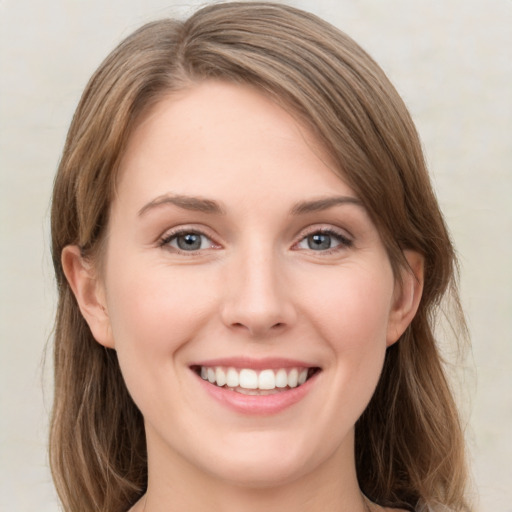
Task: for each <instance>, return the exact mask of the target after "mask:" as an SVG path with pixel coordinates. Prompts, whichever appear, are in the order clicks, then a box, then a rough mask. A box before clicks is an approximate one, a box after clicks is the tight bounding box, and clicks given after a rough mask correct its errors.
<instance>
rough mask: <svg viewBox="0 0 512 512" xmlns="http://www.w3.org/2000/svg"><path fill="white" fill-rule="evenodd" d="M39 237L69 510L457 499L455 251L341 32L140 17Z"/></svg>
mask: <svg viewBox="0 0 512 512" xmlns="http://www.w3.org/2000/svg"><path fill="white" fill-rule="evenodd" d="M52 235H53V258H54V265H55V269H56V275H57V282H58V286H59V306H58V312H57V325H56V333H55V337H56V341H55V343H56V344H55V386H56V395H55V406H54V412H53V421H52V430H51V444H50V446H51V463H52V469H53V474H54V478H55V481H56V485H57V489H58V492H59V495H60V497H61V500H62V502H63V504H64V508H65V510H70V511H72V510H73V511H74V510H80V511H88V510H91V511H92V510H95V511H97V510H101V511H109V512H111V511H123V512H124V511H127V510H130V511H132V512H141V511H145V512H157V511H160V510H191V511H194V510H206V509H208V510H219V511H221V510H222V511H231V510H244V511H250V510H256V509H258V510H260V509H261V508H263V509H265V510H304V511H305V510H307V511H319V510H322V511H325V510H333V511H338V510H339V511H350V512H363V511H372V512H373V511H380V510H390V509H398V510H427V509H429V510H430V509H431V510H444V509H445V508H444V507H446V509H448V510H454V511H462V510H469V506H468V504H467V503H466V500H465V497H464V489H465V483H466V473H465V464H464V444H463V436H462V433H461V427H460V424H459V420H458V415H457V411H456V408H455V405H454V402H453V399H452V396H451V393H450V390H449V387H448V385H447V382H446V378H445V375H444V372H443V368H442V364H441V358H440V356H439V353H438V350H437V347H436V343H435V339H434V335H433V322H434V317H435V312H436V309H437V307H438V305H439V302H440V300H441V298H442V297H443V296H444V295H445V294H446V293H451V294H452V296H453V298H454V299H455V303H456V304H458V299H457V294H456V289H455V285H454V269H455V256H454V251H453V248H452V245H451V243H450V240H449V237H448V234H447V231H446V228H445V225H444V222H443V219H442V216H441V214H440V212H439V208H438V205H437V202H436V200H435V197H434V194H433V192H432V189H431V185H430V182H429V178H428V174H427V171H426V169H425V164H424V161H423V156H422V152H421V147H420V143H419V140H418V137H417V134H416V131H415V128H414V125H413V123H412V121H411V119H410V117H409V114H408V112H407V110H406V108H405V106H404V104H403V102H402V101H401V99H400V98H399V96H398V94H397V93H396V91H395V90H394V88H393V87H392V85H391V84H390V83H389V81H388V80H387V78H386V76H385V75H384V73H383V72H382V70H380V68H379V67H378V66H377V65H376V64H375V63H374V62H373V61H372V60H371V58H370V57H368V55H366V54H365V53H364V52H363V50H361V48H359V47H358V46H357V45H356V44H355V43H354V42H353V41H352V40H351V39H349V38H348V37H347V36H345V35H344V34H342V33H340V32H339V31H337V30H336V29H334V28H333V27H331V26H330V25H328V24H327V23H325V22H323V21H321V20H319V19H318V18H316V17H314V16H312V15H310V14H307V13H304V12H302V11H299V10H296V9H293V8H291V7H287V6H282V5H277V4H268V3H227V4H220V5H215V6H210V7H206V8H204V9H202V10H200V11H198V12H197V13H196V14H194V15H193V16H192V17H191V18H190V19H189V20H187V21H186V22H184V23H181V22H177V21H173V20H163V21H159V22H155V23H151V24H149V25H146V26H145V27H142V28H141V29H140V30H138V31H137V32H135V33H134V34H133V35H131V36H130V37H128V38H127V39H126V40H125V41H123V42H122V43H121V44H120V45H119V47H118V48H117V49H116V50H114V52H113V53H112V54H111V55H110V56H109V57H108V58H107V59H106V60H105V62H104V63H103V64H102V65H101V66H100V68H99V69H98V71H97V72H96V73H95V75H94V76H93V77H92V79H91V81H90V82H89V84H88V86H87V88H86V90H85V92H84V95H83V97H82V100H81V102H80V104H79V106H78V108H77V111H76V114H75V117H74V119H73V122H72V125H71V128H70V131H69V134H68V139H67V141H66V146H65V149H64V154H63V158H62V161H61V164H60V167H59V171H58V174H57V178H56V182H55V188H54V196H53V206H52ZM457 315H458V316H457V318H456V319H455V320H459V321H460V322H461V325H463V320H462V317H461V315H460V313H457Z"/></svg>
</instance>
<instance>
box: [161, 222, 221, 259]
mask: <svg viewBox="0 0 512 512" xmlns="http://www.w3.org/2000/svg"><path fill="white" fill-rule="evenodd" d="M184 235H196V236H199V237H204V238H206V239H207V240H209V241H210V242H211V244H210V246H209V247H208V248H211V247H213V246H218V244H216V243H215V242H214V241H213V240H212V239H211V237H209V236H208V235H206V234H205V233H203V232H202V231H200V230H198V229H177V230H176V231H172V232H170V233H166V234H165V235H164V237H163V238H162V239H161V240H160V243H159V246H160V247H167V248H169V247H170V248H172V250H173V251H174V252H176V253H177V254H186V255H188V256H190V255H192V256H193V255H196V254H199V252H200V251H201V250H203V249H201V248H199V249H197V250H192V251H185V250H183V249H180V248H179V247H173V246H170V243H171V242H172V241H173V240H177V239H178V237H180V236H184Z"/></svg>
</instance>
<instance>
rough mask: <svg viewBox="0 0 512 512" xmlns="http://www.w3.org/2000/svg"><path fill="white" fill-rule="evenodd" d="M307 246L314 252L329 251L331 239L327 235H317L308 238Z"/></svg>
mask: <svg viewBox="0 0 512 512" xmlns="http://www.w3.org/2000/svg"><path fill="white" fill-rule="evenodd" d="M308 246H309V248H310V249H313V250H314V251H319V250H321V249H329V248H330V247H331V237H330V236H329V235H325V234H320V233H317V234H316V235H310V236H308Z"/></svg>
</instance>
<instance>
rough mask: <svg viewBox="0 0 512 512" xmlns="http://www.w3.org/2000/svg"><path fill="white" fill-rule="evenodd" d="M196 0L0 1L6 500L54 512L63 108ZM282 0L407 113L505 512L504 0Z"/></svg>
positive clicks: (469, 392)
mask: <svg viewBox="0 0 512 512" xmlns="http://www.w3.org/2000/svg"><path fill="white" fill-rule="evenodd" d="M201 3H204V2H196V1H187V2H179V1H173V0H167V1H161V0H160V1H159V0H144V1H142V0H122V1H121V0H110V1H106V0H87V1H86V0H82V1H79V0H48V1H42V0H41V1H40V0H30V1H29V0H0V217H1V218H0V229H1V232H0V258H1V260H0V300H1V302H0V315H1V319H0V320H1V321H0V326H1V345H0V347H1V354H0V379H1V385H0V399H1V417H0V422H1V423H0V446H1V454H0V464H1V473H0V509H1V510H5V511H7V510H10V511H20V512H25V511H27V512H28V511H35V510H38V511H56V510H58V505H57V501H56V498H55V495H54V491H53V488H52V484H51V480H50V475H49V470H48V465H47V459H46V436H47V422H48V413H49V409H50V405H51V385H50V381H51V365H50V364H49V365H48V368H47V370H46V372H45V373H44V374H43V372H42V366H41V361H42V357H43V351H44V346H45V343H46V340H47V339H48V338H49V337H50V334H51V327H52V315H53V311H54V300H55V294H54V284H53V277H52V270H51V262H50V257H49V252H48V241H49V230H48V208H49V197H50V191H51V185H52V179H53V174H54V172H55V169H56V166H57V162H58V160H59V154H60V151H61V149H62V145H63V142H64V137H65V133H66V130H67V127H68V125H69V122H70V119H71V115H72V112H73V109H74V107H75V106H76V103H77V101H78V98H79V95H80V93H81V91H82V89H83V87H84V85H85V83H86V81H87V79H88V77H89V76H90V75H91V73H92V72H93V70H94V69H95V68H96V66H97V65H98V64H99V63H100V61H101V60H102V59H103V57H104V56H105V55H106V54H107V53H108V52H109V51H110V50H111V49H112V48H113V47H114V45H115V44H116V43H117V42H118V41H119V40H120V39H121V38H123V37H125V36H127V35H128V34H129V33H130V32H131V31H132V30H134V29H135V28H137V27H138V26H139V25H140V24H142V23H143V22H145V21H149V20H152V19H155V18H159V17H164V16H168V15H173V16H174V15H178V16H184V15H187V14H190V13H191V12H192V11H193V10H194V8H195V6H197V5H199V4H201ZM293 4H294V5H296V6H298V7H302V8H305V9H307V10H310V11H312V12H315V13H317V14H319V15H320V16H322V17H324V18H326V19H327V20H329V21H330V22H332V23H333V24H335V25H337V26H338V27H340V28H341V29H342V30H344V31H346V32H347V33H349V34H350V35H351V36H353V37H354V38H355V39H356V40H357V41H358V42H359V43H360V44H362V46H363V47H365V48H366V49H367V50H368V51H369V52H370V53H371V54H372V55H373V56H374V57H375V58H376V60H377V61H378V62H379V63H380V64H381V65H382V67H383V68H384V69H385V71H386V72H387V73H388V74H389V76H390V78H391V79H392V81H393V82H394V83H395V85H396V86H397V88H398V90H399V91H400V92H401V94H402V95H403V97H404V98H405V100H406V103H407V104H408V105H409V107H410V109H411V112H412V115H413V117H414V119H415V121H416V123H417V126H418V128H419V131H420V134H421V136H422V139H423V143H424V146H425V150H426V154H427V158H428V162H429V165H430V170H431V173H432V177H433V180H434V183H435V187H436V190H437V193H438V196H439V200H440V202H441V205H442V208H443V210H444V212H445V215H446V218H447V221H448V224H449V226H450V228H451V232H452V234H453V237H454V239H455V242H456V245H457V248H458V251H459V253H460V257H461V264H462V295H463V300H464V304H465V307H466V311H467V314H468V317H469V324H470V328H471V332H472V337H473V345H474V349H473V357H472V358H470V360H469V362H468V364H469V372H467V376H466V381H464V382H465V383H464V384H463V387H464V386H467V387H466V388H465V393H464V394H465V395H466V396H470V397H471V402H470V404H469V405H467V402H466V405H465V411H466V415H467V417H468V418H469V431H468V441H469V446H470V449H471V454H472V462H473V467H474V474H475V481H476V484H477V487H478V489H479V494H480V504H481V506H480V509H481V510H482V511H484V512H510V511H512V489H511V487H512V469H511V462H510V461H512V442H511V440H510V436H511V434H512V378H511V375H510V374H511V370H512V335H511V332H512V320H511V318H512V270H511V269H512V264H511V262H512V236H511V235H512V207H511V203H512V201H511V193H512V172H511V164H512V150H511V148H512V144H511V135H512V130H511V128H512V126H511V119H512V97H511V96H512V92H511V85H510V84H511V83H512V57H511V48H512V29H511V27H512V1H511V0H485V1H484V0H414V1H413V0H387V1H384V0H300V1H299V0H296V1H294V2H293ZM474 370H476V372H475V371H474ZM475 373H476V376H475ZM43 383H44V384H43ZM43 389H44V390H45V392H43Z"/></svg>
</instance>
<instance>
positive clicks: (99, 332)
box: [61, 245, 114, 348]
mask: <svg viewBox="0 0 512 512" xmlns="http://www.w3.org/2000/svg"><path fill="white" fill-rule="evenodd" d="M61 262H62V268H63V270H64V274H65V275H66V279H67V280H68V283H69V286H70V287H71V289H72V290H73V293H74V295H75V298H76V301H77V302H78V307H79V308H80V311H81V313H82V315H83V317H84V318H85V321H86V322H87V324H88V325H89V328H90V329H91V332H92V335H93V336H94V338H95V339H96V341H97V342H98V343H100V344H101V345H103V346H105V347H108V348H114V340H113V338H112V329H111V328H110V318H109V316H108V311H107V305H106V298H105V289H104V286H103V283H102V282H101V281H100V279H99V277H98V275H97V273H96V271H95V269H94V267H93V265H92V264H91V263H90V262H89V261H87V260H86V259H85V258H83V257H82V255H81V253H80V248H79V247H78V246H76V245H68V246H66V247H64V249H63V250H62V255H61Z"/></svg>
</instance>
